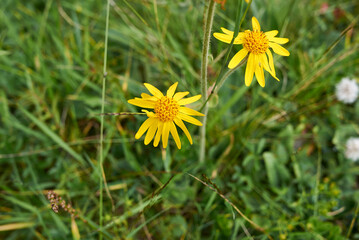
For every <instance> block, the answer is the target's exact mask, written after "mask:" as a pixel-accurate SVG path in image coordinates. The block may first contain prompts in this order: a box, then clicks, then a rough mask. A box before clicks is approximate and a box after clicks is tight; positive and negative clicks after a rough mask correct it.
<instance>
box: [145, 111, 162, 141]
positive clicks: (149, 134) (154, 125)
mask: <svg viewBox="0 0 359 240" xmlns="http://www.w3.org/2000/svg"><path fill="white" fill-rule="evenodd" d="M158 122H159V120H158V118H155V121H154V122H153V123H152V124H151V126H150V128H149V129H148V132H147V134H146V137H145V145H147V144H149V143H150V142H151V141H152V139H153V137H154V136H155V133H156V130H157V127H158Z"/></svg>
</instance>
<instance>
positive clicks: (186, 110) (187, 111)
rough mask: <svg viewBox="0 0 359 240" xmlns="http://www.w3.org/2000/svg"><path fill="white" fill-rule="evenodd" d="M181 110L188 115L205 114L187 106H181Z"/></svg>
mask: <svg viewBox="0 0 359 240" xmlns="http://www.w3.org/2000/svg"><path fill="white" fill-rule="evenodd" d="M179 112H180V113H184V114H187V115H192V116H204V114H202V113H200V112H197V111H196V110H193V109H190V108H187V107H180V109H179Z"/></svg>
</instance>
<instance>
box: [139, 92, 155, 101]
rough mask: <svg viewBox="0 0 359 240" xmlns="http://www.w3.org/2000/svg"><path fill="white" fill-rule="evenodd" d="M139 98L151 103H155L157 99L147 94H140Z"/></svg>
mask: <svg viewBox="0 0 359 240" xmlns="http://www.w3.org/2000/svg"><path fill="white" fill-rule="evenodd" d="M141 97H142V98H143V99H144V100H151V101H157V99H158V98H156V97H154V96H151V95H149V94H147V93H141Z"/></svg>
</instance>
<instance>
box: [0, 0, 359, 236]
mask: <svg viewBox="0 0 359 240" xmlns="http://www.w3.org/2000/svg"><path fill="white" fill-rule="evenodd" d="M205 2H207V1H204V0H193V1H166V0H156V1H141V0H134V1H128V0H127V1H111V6H110V22H109V35H108V50H107V54H108V58H107V59H108V61H107V72H108V75H107V79H106V89H105V90H106V91H105V106H104V108H105V109H104V111H105V112H130V111H131V112H138V111H139V110H140V109H139V108H137V107H134V106H132V105H130V104H128V103H127V100H128V99H130V98H133V97H136V96H139V95H140V93H141V92H146V90H145V87H144V86H143V84H142V83H144V82H148V83H151V84H153V85H155V86H156V87H158V88H159V89H161V91H165V90H166V89H167V88H168V87H169V86H170V85H171V84H173V83H174V82H176V81H178V82H179V85H178V88H179V90H180V91H190V93H191V95H196V94H200V93H201V86H200V68H201V56H202V37H203V23H204V21H205V19H204V17H203V11H204V4H205ZM325 2H328V4H329V8H328V10H327V11H326V12H325V13H321V12H320V8H321V6H322V4H323V3H325ZM243 4H244V5H245V3H243ZM335 9H337V10H335ZM338 9H341V11H342V12H341V13H342V14H341V15H340V16H337V17H336V16H335V14H333V12H334V11H336V12H337V13H338V12H339V11H338ZM236 10H237V3H236V1H230V0H228V1H227V4H226V9H225V10H222V9H221V8H220V7H219V6H217V9H216V13H215V17H214V24H213V31H214V32H218V31H220V27H226V28H228V29H231V30H234V26H235V22H234V21H235V18H236ZM357 15H359V4H358V3H357V1H356V0H345V1H335V0H328V1H324V0H316V1H309V0H305V1H294V0H291V1H284V0H264V1H258V0H253V3H252V6H251V7H250V10H249V12H248V14H247V17H246V20H245V21H244V22H243V24H242V29H241V30H244V29H249V28H251V23H250V19H251V17H252V16H255V17H257V18H258V20H259V22H260V23H261V26H262V29H263V30H264V31H269V30H273V29H278V30H279V34H280V35H281V36H283V37H288V38H289V39H290V42H289V43H288V44H286V45H284V46H285V47H286V48H287V49H288V50H289V51H290V53H291V55H290V56H289V57H280V56H278V55H276V54H274V56H275V65H276V71H277V75H278V77H279V79H281V81H280V82H277V81H276V80H275V79H273V78H272V77H270V76H269V74H267V75H266V87H265V88H261V87H260V86H259V84H258V83H256V81H255V80H254V81H253V82H252V85H251V86H250V87H249V88H247V87H245V85H244V69H245V68H244V67H241V68H240V69H238V70H237V71H235V72H234V73H233V74H232V75H230V77H229V78H228V79H227V80H226V82H225V83H224V85H223V87H221V89H220V90H219V91H218V95H215V96H214V97H213V98H212V99H211V101H210V104H209V105H210V108H209V114H208V119H207V132H206V135H207V139H206V160H205V162H204V163H203V164H201V163H199V162H198V156H199V142H200V139H199V128H198V127H195V126H189V125H187V126H188V127H189V131H190V132H191V135H192V137H193V140H194V144H193V145H190V144H189V143H188V141H187V139H186V137H185V136H184V134H182V133H181V132H180V131H179V132H180V137H181V142H182V149H181V150H178V149H177V148H176V146H175V143H174V141H173V139H170V141H169V147H168V148H167V150H163V149H161V148H159V147H158V148H154V147H153V146H152V145H151V144H150V145H148V146H145V145H144V144H143V140H135V138H134V135H135V133H136V131H137V130H138V128H139V126H140V124H141V123H142V122H143V121H144V119H145V117H144V116H141V115H139V116H137V115H136V116H120V117H111V116H105V117H104V143H103V156H104V165H103V166H104V171H105V175H106V182H107V184H108V187H109V189H110V193H111V196H112V198H113V201H114V206H112V203H111V200H110V199H109V198H108V196H107V194H106V192H105V189H103V190H104V192H103V214H104V217H103V221H104V222H103V227H102V228H100V221H99V214H100V192H99V190H100V185H99V176H98V163H99V162H98V161H99V157H98V156H99V155H98V153H99V147H100V125H101V117H100V116H98V115H97V114H99V113H100V112H101V93H102V77H103V65H104V63H103V57H104V55H103V54H104V47H105V26H106V25H105V23H106V22H105V21H106V1H99V0H88V1H68V0H66V1H65V0H63V1H53V0H49V1H41V0H32V1H20V0H2V3H1V7H0V169H1V175H0V238H4V239H71V238H73V239H76V227H77V228H78V230H79V234H80V236H81V239H98V238H99V235H100V234H99V232H102V235H103V238H104V239H150V236H152V239H268V238H269V236H270V237H271V238H272V239H293V240H296V239H335V240H336V239H359V225H358V219H357V217H358V216H357V215H358V210H357V209H358V204H359V201H358V199H359V188H358V179H359V165H358V162H356V163H355V162H352V161H351V160H349V159H346V158H345V156H344V149H345V142H346V140H347V139H348V138H349V137H351V136H354V137H358V136H359V124H358V119H359V101H358V100H357V101H356V103H355V104H352V105H345V104H343V103H340V102H338V101H337V100H336V99H335V96H334V92H335V84H336V83H337V82H339V81H340V79H341V78H342V77H351V78H357V79H358V76H359V69H358V67H357V66H358V64H359V55H358V52H359V34H358V28H357V21H358V18H356V17H357ZM348 26H353V30H352V29H347V28H348ZM345 29H347V31H345ZM343 31H345V32H343ZM210 47H211V49H210V58H209V66H208V79H209V85H212V84H213V83H214V82H215V80H216V78H217V76H218V74H219V72H220V69H221V65H222V62H223V58H224V53H225V51H226V49H227V47H228V44H225V43H222V42H219V41H218V40H216V39H215V38H213V37H212V38H211V43H210ZM239 49H240V48H239V47H238V45H234V46H233V50H232V53H231V56H233V55H234V54H235V53H236V52H237V51H238V50H239ZM221 54H222V55H221ZM220 55H221V56H222V57H218V56H220ZM200 107H201V106H200V104H198V105H194V108H197V109H198V108H200ZM318 166H319V167H320V168H318ZM189 174H190V175H189ZM191 175H193V176H195V177H197V178H198V179H195V178H193V177H191ZM198 180H202V181H203V182H204V183H205V184H203V183H201V182H200V181H198ZM50 189H51V190H58V191H60V192H59V193H60V195H61V196H62V197H63V198H64V199H65V200H66V201H68V202H71V204H72V205H73V207H74V208H75V209H77V210H78V211H79V217H78V218H76V222H75V223H76V225H72V227H71V217H70V215H69V214H68V213H66V212H59V213H58V214H56V213H54V212H53V211H52V210H51V206H50V204H49V201H48V200H47V199H46V192H47V190H50ZM221 194H222V195H221ZM227 201H229V202H230V203H229V202H227ZM231 204H232V205H231ZM233 206H235V207H236V208H237V209H238V210H239V211H240V212H241V213H242V214H244V215H245V216H246V217H247V218H248V219H249V220H250V221H253V222H254V223H255V224H257V225H259V226H260V228H263V229H264V231H261V230H260V229H258V228H256V227H255V226H254V225H253V224H251V223H250V222H248V221H246V220H245V219H244V218H243V217H242V216H241V215H240V213H239V212H238V211H237V210H236V208H234V207H233ZM113 209H114V210H113ZM353 220H355V221H354V223H353V225H351V224H352V222H353ZM349 233H350V236H349V237H348V234H349Z"/></svg>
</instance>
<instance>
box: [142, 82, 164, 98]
mask: <svg viewBox="0 0 359 240" xmlns="http://www.w3.org/2000/svg"><path fill="white" fill-rule="evenodd" d="M145 87H146V88H147V89H148V91H149V92H150V93H152V95H153V96H155V97H157V98H162V97H163V94H162V93H161V91H160V90H158V89H157V88H156V87H154V86H152V85H151V84H149V83H145Z"/></svg>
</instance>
